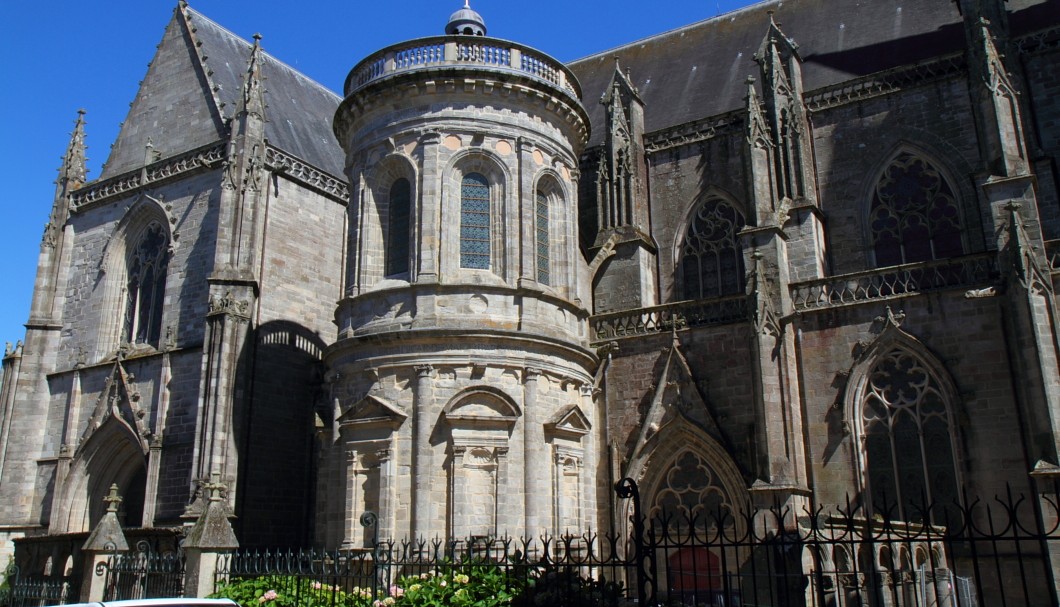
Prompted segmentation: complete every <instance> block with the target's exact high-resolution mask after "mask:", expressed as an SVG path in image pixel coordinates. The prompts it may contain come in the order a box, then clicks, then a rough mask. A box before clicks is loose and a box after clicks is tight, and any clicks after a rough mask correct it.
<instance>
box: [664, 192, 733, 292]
mask: <svg viewBox="0 0 1060 607" xmlns="http://www.w3.org/2000/svg"><path fill="white" fill-rule="evenodd" d="M747 217H748V214H747V209H745V208H744V207H743V205H742V204H740V203H739V202H737V200H736V198H735V197H733V196H732V195H730V194H729V193H728V192H725V191H724V190H722V189H720V188H717V187H714V186H711V187H709V188H707V189H706V190H705V191H704V192H703V193H702V194H701V195H700V196H698V197H697V198H696V200H695V201H694V202H693V204H692V205H690V206H689V208H688V209H687V210H686V212H685V215H684V217H683V218H682V220H681V223H680V224H679V225H680V226H681V229H680V230H679V231H678V232H677V233H676V234H675V235H674V242H673V249H672V254H673V264H674V265H673V267H674V280H673V299H674V300H686V299H701V298H704V297H721V296H724V295H735V294H739V293H743V289H744V281H745V274H746V272H745V269H744V260H743V245H742V243H741V242H740V237H739V232H740V230H741V229H742V228H743V227H744V226H745V225H747Z"/></svg>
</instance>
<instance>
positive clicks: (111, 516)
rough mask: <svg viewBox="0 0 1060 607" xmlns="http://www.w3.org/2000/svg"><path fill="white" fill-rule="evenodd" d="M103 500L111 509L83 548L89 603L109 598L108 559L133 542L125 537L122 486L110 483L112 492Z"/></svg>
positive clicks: (83, 579)
mask: <svg viewBox="0 0 1060 607" xmlns="http://www.w3.org/2000/svg"><path fill="white" fill-rule="evenodd" d="M103 501H104V502H106V503H107V512H106V514H104V515H103V518H102V519H100V521H99V523H98V524H97V525H96V528H95V529H93V530H92V534H91V535H89V536H88V539H87V540H86V541H85V545H84V546H83V547H82V548H81V550H82V552H84V553H85V567H84V569H83V571H84V573H83V574H82V576H81V601H82V602H85V603H95V602H99V601H102V600H103V599H104V598H105V597H104V595H105V594H106V590H107V574H106V566H107V559H108V558H110V557H111V556H114V555H116V554H118V553H119V552H128V550H129V542H127V541H126V540H125V532H124V531H122V529H121V523H119V522H118V504H120V503H121V496H119V495H118V485H116V484H115V485H111V486H110V493H109V494H107V497H105V498H103Z"/></svg>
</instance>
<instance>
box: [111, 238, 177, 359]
mask: <svg viewBox="0 0 1060 607" xmlns="http://www.w3.org/2000/svg"><path fill="white" fill-rule="evenodd" d="M127 267H128V281H127V282H126V293H127V299H126V303H125V321H124V326H123V330H122V338H123V339H124V340H125V342H126V343H129V344H143V345H150V346H154V347H156V348H157V347H158V343H159V338H160V337H161V333H162V308H163V304H164V302H165V295H166V273H167V270H168V268H169V236H168V234H167V232H166V230H165V228H163V227H162V225H161V224H160V223H158V222H157V221H152V222H151V223H149V224H148V225H147V228H146V229H145V230H144V231H143V233H142V235H141V236H140V239H139V241H138V242H137V243H136V245H135V246H134V247H133V248H132V250H131V251H130V253H129V261H128V266H127Z"/></svg>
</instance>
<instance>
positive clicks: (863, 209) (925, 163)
mask: <svg viewBox="0 0 1060 607" xmlns="http://www.w3.org/2000/svg"><path fill="white" fill-rule="evenodd" d="M952 157H954V156H952V155H944V154H941V153H939V152H938V151H936V150H934V149H932V148H931V147H928V146H926V145H924V144H912V143H910V142H908V141H906V140H900V141H898V142H897V143H895V145H893V146H892V147H891V149H890V151H889V152H888V153H887V154H884V155H883V156H881V157H880V159H879V160H878V162H877V163H876V164H875V165H874V166H873V167H872V169H871V171H870V172H869V173H868V175H869V177H868V179H867V180H866V181H865V183H864V185H863V189H862V197H861V200H862V201H863V203H862V204H861V206H860V223H861V226H862V234H863V236H862V237H863V242H864V243H865V251H866V258H867V262H868V265H869V266H870V267H886V266H891V265H900V264H901V263H913V262H917V261H929V260H931V259H944V258H947V257H954V256H958V255H961V254H964V253H967V252H969V251H970V250H972V249H973V248H979V247H981V245H980V244H978V243H975V242H972V241H973V240H974V239H973V238H971V236H973V235H974V234H973V233H974V232H975V230H972V229H969V223H970V220H971V222H972V223H975V216H976V214H975V212H974V210H973V209H968V208H966V206H967V202H966V201H967V200H969V199H974V193H971V194H970V193H969V192H967V191H965V188H963V187H962V185H963V184H962V182H961V181H960V180H957V179H955V177H954V175H955V173H954V172H953V170H952V168H951V167H950V165H949V163H947V162H944V161H942V160H941V159H942V158H952ZM956 157H957V158H959V155H958V156H956ZM914 176H921V177H923V179H922V180H921V181H926V182H927V183H928V184H929V185H928V186H925V187H924V188H923V189H921V190H920V191H919V192H913V191H912V190H910V187H909V186H910V185H911V183H912V182H911V179H912V177H914ZM903 177H909V178H910V179H909V180H906V181H905V182H903V181H902V178H903ZM906 190H909V192H906ZM918 193H923V194H924V195H925V197H930V198H931V202H927V201H925V202H924V204H923V205H922V206H925V207H928V208H925V209H922V210H921V209H919V207H916V206H915V205H914V207H913V208H910V207H909V205H908V200H909V199H910V198H911V197H914V198H915V196H916V195H917V194H918ZM895 199H897V202H899V205H900V206H901V207H902V208H901V209H900V210H899V209H892V208H891V207H892V206H894V205H893V204H891V203H892V201H894V200H895ZM887 211H890V212H887ZM895 213H897V214H898V216H895ZM921 214H923V215H924V216H925V217H926V218H927V224H928V225H926V226H924V227H923V228H921V227H920V225H919V223H918V222H917V223H916V225H913V226H911V227H907V231H909V230H917V229H924V230H925V231H927V232H929V236H928V237H926V238H919V237H914V235H915V234H917V233H918V232H912V231H909V234H908V235H907V239H908V240H910V241H911V242H915V243H917V245H918V246H919V245H920V244H923V245H924V246H926V247H928V248H930V251H927V252H925V251H921V250H920V249H919V248H914V249H910V250H909V251H906V250H904V249H901V248H900V249H899V250H898V254H899V255H900V256H901V259H900V260H899V261H897V262H895V260H894V259H892V257H893V256H894V255H893V254H892V253H890V252H889V251H890V247H887V248H884V251H886V252H881V247H883V244H881V243H880V242H879V240H878V239H879V238H880V237H881V235H887V236H888V237H889V235H890V234H892V233H893V232H895V231H896V230H900V228H901V226H903V225H905V223H908V222H909V221H910V220H913V219H917V218H919V217H920V215H921ZM932 217H934V219H935V220H936V221H935V222H934V223H932ZM892 224H893V225H892ZM937 230H943V231H942V232H941V233H936V232H937ZM936 236H938V237H939V238H938V240H939V242H938V244H937V245H936V243H935V240H936ZM898 238H899V240H900V239H901V235H900V234H899V235H898ZM901 244H902V243H901V242H898V243H897V245H895V246H900V245H901Z"/></svg>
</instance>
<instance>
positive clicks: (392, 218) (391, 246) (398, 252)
mask: <svg viewBox="0 0 1060 607" xmlns="http://www.w3.org/2000/svg"><path fill="white" fill-rule="evenodd" d="M388 202H389V205H388V207H387V211H388V217H387V243H386V275H387V276H393V275H395V274H403V273H405V272H408V271H409V217H410V215H411V213H410V211H411V204H412V186H411V185H410V184H409V180H408V179H404V178H401V179H398V180H397V181H395V182H394V184H393V185H391V186H390V196H389V200H388Z"/></svg>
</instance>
